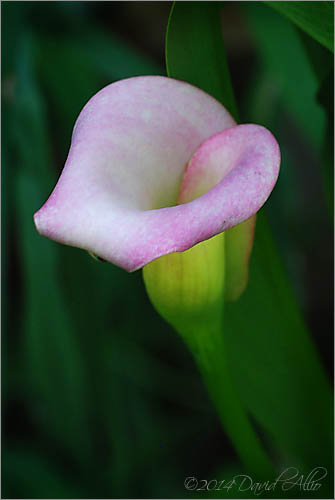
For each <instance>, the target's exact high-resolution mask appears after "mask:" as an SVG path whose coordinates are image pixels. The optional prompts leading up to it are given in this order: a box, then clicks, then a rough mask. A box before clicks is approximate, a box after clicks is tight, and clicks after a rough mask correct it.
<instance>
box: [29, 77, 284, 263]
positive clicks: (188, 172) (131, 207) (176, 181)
mask: <svg viewBox="0 0 335 500" xmlns="http://www.w3.org/2000/svg"><path fill="white" fill-rule="evenodd" d="M279 165H280V152H279V147H278V144H277V142H276V140H275V139H274V137H273V136H272V135H271V133H270V132H269V131H268V130H266V129H265V128H264V127H261V126H259V125H252V124H247V125H236V123H235V122H234V120H233V118H232V117H231V116H230V114H229V113H228V111H227V110H226V109H225V108H224V107H223V106H222V105H221V104H220V103H219V102H218V101H216V100H215V99H214V98H213V97H211V96H210V95H208V94H206V93H205V92H203V91H202V90H200V89H198V88H196V87H193V86H192V85H189V84H188V83H185V82H181V81H178V80H174V79H171V78H166V77H160V76H145V77H136V78H129V79H126V80H122V81H119V82H116V83H113V84H111V85H109V86H107V87H105V88H104V89H102V90H101V91H100V92H98V93H97V94H96V95H95V96H94V97H93V98H92V99H91V100H90V101H89V102H88V103H87V104H86V106H85V107H84V108H83V110H82V111H81V113H80V115H79V118H78V120H77V122H76V124H75V128H74V131H73V137H72V143H71V148H70V151H69V155H68V158H67V161H66V164H65V167H64V169H63V172H62V174H61V176H60V178H59V181H58V183H57V185H56V187H55V189H54V190H53V192H52V194H51V195H50V197H49V199H48V200H47V202H46V203H45V204H44V205H43V207H42V208H41V209H40V210H39V211H38V212H37V213H36V214H35V215H34V220H35V224H36V228H37V230H38V231H39V233H40V234H42V235H44V236H46V237H48V238H51V239H53V240H55V241H58V242H60V243H64V244H68V245H72V246H76V247H80V248H83V249H86V250H88V251H90V252H93V253H94V254H96V255H98V256H100V257H101V258H103V259H105V260H107V261H109V262H113V263H114V264H116V265H118V266H120V267H122V268H124V269H126V270H127V271H135V270H136V269H139V268H141V267H143V266H145V265H146V264H148V263H149V262H151V261H153V260H154V259H157V258H158V257H160V256H162V255H166V254H169V253H172V252H180V251H184V250H187V249H189V248H190V247H192V246H194V245H195V244H197V243H199V242H200V241H203V240H206V239H208V238H211V237H212V236H214V235H216V234H218V233H221V232H223V231H225V230H226V229H229V228H231V227H233V226H235V225H237V224H239V223H241V222H243V221H245V220H247V219H249V218H250V217H251V216H252V215H254V214H255V213H256V212H257V211H258V210H259V209H260V208H261V207H262V205H263V204H264V203H265V201H266V200H267V198H268V197H269V195H270V193H271V191H272V189H273V187H274V185H275V183H276V180H277V177H278V173H279Z"/></svg>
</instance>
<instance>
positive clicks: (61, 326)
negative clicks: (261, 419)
mask: <svg viewBox="0 0 335 500" xmlns="http://www.w3.org/2000/svg"><path fill="white" fill-rule="evenodd" d="M1 7H2V61H3V67H2V70H3V71H2V165H3V168H2V200H3V205H2V207H3V215H2V227H3V246H2V258H3V268H2V269H3V282H2V283H3V285H2V292H3V308H2V317H3V319H2V326H3V329H2V332H3V333H2V411H3V413H2V432H3V434H2V436H3V442H2V496H3V497H5V498H134V497H135V498H161V497H165V498H183V497H185V498H188V497H195V496H198V497H205V495H206V492H201V491H200V492H187V491H186V490H185V488H184V480H185V478H186V477H188V476H195V477H197V478H199V479H200V478H207V479H211V478H217V479H223V478H226V479H230V478H231V477H233V475H234V474H238V473H241V472H242V470H241V466H240V464H239V461H238V458H237V457H236V455H235V452H234V450H233V449H232V447H231V444H230V442H229V441H228V438H227V437H226V435H225V433H224V431H223V430H222V427H221V424H220V422H219V420H218V417H217V416H216V413H215V410H214V407H213V405H212V403H211V402H210V400H209V398H208V396H207V393H206V391H205V389H204V387H203V383H202V381H201V378H200V375H199V374H198V372H197V370H196V368H195V365H194V363H193V360H192V359H191V356H190V355H189V354H188V352H187V350H186V348H185V347H184V345H183V343H182V341H181V339H179V338H178V336H177V335H176V334H175V333H174V331H173V330H172V329H171V328H170V327H169V326H168V325H167V324H166V323H165V322H164V321H163V320H162V319H161V318H160V317H159V316H158V314H157V313H156V312H155V311H154V310H153V308H152V306H151V304H150V303H149V300H148V298H147V295H146V293H145V289H144V285H143V281H142V276H141V272H136V273H134V274H128V273H126V272H124V271H122V270H121V269H118V268H116V267H115V266H113V265H111V264H106V263H102V262H97V261H95V260H93V259H92V258H91V257H90V256H89V255H88V254H87V253H86V252H84V251H82V250H78V249H74V248H70V247H64V246H61V245H58V244H56V243H54V242H51V241H48V240H46V239H43V238H42V237H40V236H39V235H38V234H37V232H36V231H35V228H34V226H33V219H32V215H33V213H34V212H35V211H36V210H37V209H38V208H39V207H40V206H41V205H42V203H44V201H45V200H46V199H47V197H48V195H49V194H50V192H51V190H52V189H53V187H54V184H55V182H56V180H57V178H58V176H59V174H60V171H61V169H62V167H63V165H64V162H65V159H66V155H67V151H68V148H69V144H70V140H71V132H72V128H73V125H74V122H75V119H76V117H77V116H78V114H79V112H80V110H81V108H82V107H83V105H84V104H85V103H86V102H87V100H88V99H89V98H90V97H91V96H92V95H93V94H94V93H96V92H97V91H98V90H99V89H100V88H102V87H103V86H105V85H107V84H109V83H111V82H113V81H116V80H119V79H122V78H126V77H130V76H136V75H145V74H160V75H165V74H166V72H165V61H164V39H165V31H166V25H167V21H168V15H169V11H170V7H171V4H170V2H120V3H118V2H3V3H2V6H1ZM222 29H223V37H224V42H225V47H226V51H227V57H228V63H229V68H230V70H231V76H232V83H233V88H234V91H235V94H236V98H237V103H238V107H239V112H240V117H241V121H242V122H254V123H260V124H262V125H264V126H266V127H268V128H269V129H270V130H271V131H272V132H273V133H274V135H275V136H276V138H277V140H278V142H279V144H280V146H281V152H282V170H281V175H280V178H279V181H278V184H277V187H276V189H275V190H274V192H273V194H272V196H271V198H270V201H269V202H268V203H267V206H266V208H265V210H264V211H265V212H266V213H267V216H268V220H269V221H270V224H271V227H272V230H273V234H274V240H275V243H276V245H277V247H278V250H279V253H280V257H281V260H282V264H283V268H284V269H286V272H287V274H288V276H289V281H290V283H291V286H292V287H293V290H294V292H295V295H296V297H297V301H298V305H299V308H300V309H301V311H302V314H303V316H304V319H305V322H306V324H307V326H308V327H309V330H310V332H311V335H312V337H313V340H314V342H315V344H316V346H317V349H318V352H319V355H320V358H321V360H322V362H323V364H324V366H325V368H326V370H327V372H328V375H330V374H331V373H332V352H333V349H332V345H331V332H332V327H333V312H332V311H333V290H332V283H333V258H332V255H333V235H332V213H333V201H332V200H333V194H332V186H333V178H332V176H333V146H332V138H333V116H332V112H333V81H332V78H331V75H332V74H333V71H332V69H331V65H332V58H331V54H330V53H329V52H327V50H326V49H324V48H323V47H322V46H320V45H318V44H317V43H316V42H314V41H313V40H312V39H311V38H309V37H308V36H307V35H305V34H303V33H302V32H301V31H299V30H298V29H297V28H295V27H294V26H293V25H291V24H290V23H289V21H288V20H286V19H285V18H283V17H281V16H280V14H279V13H277V12H276V11H275V10H272V9H271V8H270V7H268V6H267V5H263V4H261V3H259V2H252V3H250V5H249V3H248V2H246V3H244V2H236V3H235V2H227V3H225V4H224V8H223V11H222ZM315 61H318V65H316V63H315ZM273 286H274V288H275V287H276V286H277V285H276V283H275V284H274V285H273ZM278 286H279V284H278ZM255 303H258V304H259V303H264V304H266V297H264V302H263V299H262V296H261V295H259V297H255ZM250 304H251V305H250V307H252V303H250ZM243 307H247V306H246V305H245V306H243ZM242 310H244V309H242ZM242 310H241V313H240V315H241V316H242ZM242 321H243V318H241V322H242ZM288 333H289V334H290V333H292V336H293V335H294V331H292V332H288ZM257 335H258V332H256V331H249V332H248V336H249V339H250V338H251V341H250V342H251V344H252V342H253V340H252V339H253V337H255V343H254V348H255V350H257V352H258V353H259V352H260V350H259V345H258V343H259V342H260V345H263V344H262V338H261V339H260V338H259V337H257ZM267 335H268V337H269V338H270V339H271V331H268V332H267ZM227 336H228V337H229V336H230V338H231V346H232V347H231V349H232V351H233V352H234V353H233V355H232V356H233V357H232V361H231V363H232V364H233V365H234V366H235V367H237V368H236V370H238V367H239V366H240V365H241V366H244V371H243V370H242V371H241V373H243V374H244V375H245V378H244V379H243V378H242V377H241V376H240V378H239V377H238V374H237V375H236V377H237V379H239V380H238V384H239V386H240V390H241V391H242V392H243V385H244V388H245V391H246V392H248V390H249V387H248V383H249V381H248V370H250V371H252V372H253V374H256V375H255V376H257V370H259V374H260V378H262V375H261V373H262V372H261V368H260V367H259V365H258V364H255V365H254V366H251V365H250V363H249V362H250V359H249V358H247V357H246V358H245V359H244V358H243V356H247V353H246V350H245V351H243V350H240V351H239V346H238V342H237V343H236V341H235V344H234V338H235V339H236V338H237V337H238V329H237V330H236V331H232V330H230V331H229V332H227ZM264 338H265V337H264ZM257 339H258V340H257ZM270 344H271V342H270ZM234 349H235V350H234ZM250 352H251V351H250V350H249V355H250V356H251V354H250ZM288 352H289V347H288ZM234 356H235V357H234ZM268 356H271V363H272V362H273V363H274V366H275V364H276V362H278V363H280V359H281V358H280V355H278V358H276V356H277V350H276V348H273V351H272V350H271V348H270V347H269V350H266V349H265V351H264V354H263V357H264V358H267V357H268ZM293 356H294V355H293ZM267 362H269V360H268V359H267ZM293 362H294V360H293ZM282 366H283V365H282ZM245 367H246V368H245ZM299 370H300V368H299ZM306 370H308V367H306ZM284 372H285V367H284V366H283V385H282V394H284V395H285V391H286V390H287V387H288V386H285V385H284V384H285V383H287V384H289V381H286V379H285V373H284ZM297 376H298V375H297ZM243 380H244V381H243ZM267 385H268V386H269V388H268V389H267V390H268V391H270V392H271V374H269V378H268V379H267V381H264V387H267ZM311 390H312V391H317V387H312V388H311ZM250 391H252V388H251V389H250ZM252 397H253V394H252V392H250V398H252ZM292 397H295V404H296V405H299V401H300V400H299V398H300V397H301V399H303V397H302V396H301V394H300V393H299V392H297V394H296V395H294V394H293V396H292ZM259 404H260V405H262V401H261V402H260V403H259ZM288 404H290V403H288ZM304 404H305V403H304ZM264 405H265V403H264ZM276 411H277V413H280V412H281V409H280V408H277V409H276ZM276 411H275V412H274V413H276ZM310 411H311V413H313V412H317V409H315V408H313V407H312V405H311V407H310ZM291 424H292V426H293V427H292V428H294V429H296V432H299V428H298V427H297V422H293V421H292V422H291V423H289V424H284V423H283V424H282V425H283V426H284V425H287V426H288V427H289V426H290V425H291ZM256 425H257V424H256ZM260 435H261V436H262V438H263V439H264V441H265V442H266V444H267V446H268V447H269V448H270V451H271V454H272V455H273V456H274V457H275V458H276V459H277V460H278V463H282V464H288V465H289V466H290V465H293V464H292V463H291V462H289V461H285V460H286V459H285V454H283V455H280V454H278V453H279V452H278V450H277V449H274V448H272V444H271V440H270V439H269V436H267V435H266V434H264V435H263V434H262V431H260ZM304 453H305V452H304V450H302V452H301V455H302V456H303V455H304ZM308 453H310V451H309V450H306V457H307V455H308ZM300 458H301V457H300ZM306 462H307V463H309V464H310V463H312V462H313V460H307V459H306ZM314 465H315V466H318V465H323V464H321V463H315V464H314ZM291 493H292V492H290V494H291ZM224 494H225V492H224V491H223V492H222V491H221V492H218V496H219V497H220V495H221V497H222V498H223V496H222V495H224ZM277 494H279V492H277ZM207 495H208V493H207ZM227 495H228V496H229V494H228V493H227ZM301 495H302V497H304V493H303V492H302V493H301ZM316 495H317V493H316ZM211 496H213V493H212V494H211ZM311 496H312V494H311Z"/></svg>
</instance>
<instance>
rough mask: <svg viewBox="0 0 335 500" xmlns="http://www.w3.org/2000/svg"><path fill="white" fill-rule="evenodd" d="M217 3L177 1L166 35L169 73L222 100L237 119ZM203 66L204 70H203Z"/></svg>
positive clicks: (172, 10)
mask: <svg viewBox="0 0 335 500" xmlns="http://www.w3.org/2000/svg"><path fill="white" fill-rule="evenodd" d="M219 16H220V9H219V4H217V3H216V2H208V5H207V6H206V8H204V6H203V2H187V3H186V2H185V3H184V2H181V3H178V2H175V3H174V4H173V6H172V9H171V13H170V18H169V24H168V29H167V34H166V68H167V73H168V75H169V76H173V77H175V78H179V79H181V80H185V81H188V82H191V83H192V84H193V85H195V86H196V87H199V88H202V89H203V90H205V91H206V92H208V93H209V94H211V95H212V96H213V97H215V98H216V99H217V100H218V101H220V102H222V103H223V104H224V105H225V106H226V108H227V109H228V110H229V111H230V112H231V114H232V115H233V116H234V118H235V119H237V107H236V103H235V98H234V93H233V90H232V87H231V84H230V77H229V70H228V63H227V59H226V57H225V53H224V46H223V39H222V34H221V30H220V23H219V22H218V21H219ZM200 68H203V70H200Z"/></svg>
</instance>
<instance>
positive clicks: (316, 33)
mask: <svg viewBox="0 0 335 500" xmlns="http://www.w3.org/2000/svg"><path fill="white" fill-rule="evenodd" d="M265 3H266V4H267V5H269V6H270V7H272V8H273V9H276V10H278V12H280V13H281V14H283V15H284V16H286V17H288V19H290V21H292V22H293V23H295V24H296V25H297V26H299V28H301V29H302V30H303V31H306V33H308V34H309V35H310V36H311V37H313V38H314V39H315V40H317V41H318V42H319V43H321V44H322V45H324V46H325V47H327V49H329V50H331V51H332V52H334V2H315V1H314V2H296V1H294V2H265Z"/></svg>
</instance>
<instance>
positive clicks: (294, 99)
mask: <svg viewBox="0 0 335 500" xmlns="http://www.w3.org/2000/svg"><path fill="white" fill-rule="evenodd" d="M294 3H296V2H294ZM241 6H242V9H243V11H242V13H243V14H244V15H245V19H246V23H247V26H248V27H249V28H250V31H251V36H252V39H253V41H254V43H255V49H256V51H257V55H258V57H259V65H260V68H261V69H260V68H259V67H257V68H256V69H255V72H254V79H255V85H254V87H257V86H258V87H260V85H264V75H265V77H266V88H265V89H264V88H259V99H258V100H257V102H256V104H254V107H256V106H257V108H258V109H257V115H256V118H258V117H259V119H261V120H262V118H263V119H264V117H268V116H271V115H275V116H276V117H277V116H278V105H279V104H284V105H285V107H286V108H287V109H288V110H289V112H290V114H291V115H292V119H293V120H294V121H295V122H296V123H297V125H298V126H299V127H300V128H301V129H302V130H303V131H304V133H305V134H306V135H307V138H308V141H309V142H310V144H311V146H312V147H313V148H314V150H315V151H319V150H320V148H321V145H322V141H323V134H324V130H325V116H324V112H323V110H322V109H321V108H320V106H319V104H318V103H317V101H316V95H317V92H318V88H319V82H318V78H317V77H316V75H315V73H314V71H313V69H312V68H311V65H310V62H309V59H308V57H307V54H306V51H305V47H304V45H303V42H302V39H301V37H300V36H299V33H298V30H297V29H295V27H294V26H293V25H292V23H290V22H289V21H288V20H287V19H286V18H285V17H283V16H281V15H279V14H278V13H277V12H276V11H275V10H272V9H268V8H267V7H266V6H265V5H263V4H262V3H260V2H243V3H241ZM264 93H265V95H264ZM266 94H270V97H272V99H271V102H267V100H266V97H267V95H266ZM306 103H308V106H307V105H306ZM252 105H253V102H251V106H252ZM247 119H248V120H249V119H250V117H249V116H248V117H247ZM253 119H255V113H254V114H253ZM269 122H270V120H269ZM262 123H263V125H265V126H267V124H266V122H264V121H262Z"/></svg>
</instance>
